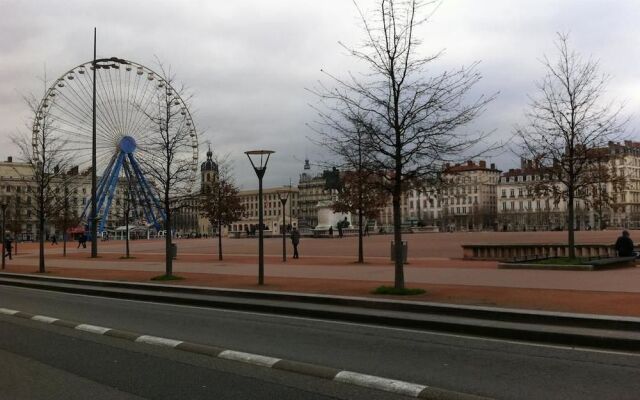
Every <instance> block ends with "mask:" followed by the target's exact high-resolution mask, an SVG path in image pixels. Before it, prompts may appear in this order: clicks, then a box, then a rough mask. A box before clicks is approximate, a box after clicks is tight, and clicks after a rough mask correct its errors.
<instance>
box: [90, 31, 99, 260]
mask: <svg viewBox="0 0 640 400" xmlns="http://www.w3.org/2000/svg"><path fill="white" fill-rule="evenodd" d="M96 30H97V29H96V28H93V64H92V66H93V131H92V147H91V222H90V224H91V257H92V258H95V257H98V218H97V216H98V210H97V209H96V208H97V199H96V186H97V184H96V181H97V178H96V70H97V69H98V68H97V66H96V36H97V34H96Z"/></svg>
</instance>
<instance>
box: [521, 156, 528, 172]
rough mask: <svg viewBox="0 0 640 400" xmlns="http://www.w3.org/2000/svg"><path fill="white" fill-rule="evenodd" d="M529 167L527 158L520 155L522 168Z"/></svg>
mask: <svg viewBox="0 0 640 400" xmlns="http://www.w3.org/2000/svg"><path fill="white" fill-rule="evenodd" d="M526 167H527V159H526V158H524V157H520V168H522V169H525V168H526Z"/></svg>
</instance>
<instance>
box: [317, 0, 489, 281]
mask: <svg viewBox="0 0 640 400" xmlns="http://www.w3.org/2000/svg"><path fill="white" fill-rule="evenodd" d="M437 3H438V2H422V1H420V0H405V1H393V0H379V1H378V7H377V9H376V10H375V11H374V12H373V13H372V14H371V16H367V15H365V13H364V12H362V11H360V9H359V8H358V11H359V13H360V16H361V20H362V25H363V28H364V33H365V41H364V44H363V45H362V46H361V47H357V48H353V47H348V46H344V45H343V46H344V47H345V49H346V50H347V51H348V52H349V53H350V55H351V56H353V57H354V58H355V59H356V60H357V61H359V62H361V63H363V64H364V65H366V67H367V68H368V72H366V73H364V74H362V75H356V74H349V76H348V77H346V78H340V77H337V76H335V75H332V74H328V73H327V76H328V78H329V80H330V82H331V85H328V84H321V85H320V87H319V88H318V89H314V90H312V91H313V92H314V93H316V94H317V95H318V96H319V98H320V99H321V102H322V103H323V105H322V107H318V108H319V109H321V110H320V111H319V113H320V119H321V122H320V123H321V125H324V129H325V130H326V131H331V130H333V131H335V132H336V134H338V135H339V134H341V133H342V132H348V131H349V130H351V129H352V126H353V122H354V121H353V120H354V119H357V125H358V126H359V127H361V128H362V129H364V131H365V132H366V136H367V139H366V140H365V146H366V147H365V149H366V151H365V154H366V155H367V162H368V163H369V165H371V168H372V170H374V171H376V172H377V173H378V174H380V175H381V178H382V179H383V180H384V181H385V182H386V190H388V191H389V193H390V194H391V198H392V204H393V226H394V242H395V243H396V247H395V250H394V251H395V279H394V280H395V288H396V289H398V290H402V289H404V268H403V262H404V260H403V257H402V252H403V249H402V246H401V243H402V232H401V227H402V215H401V207H400V202H401V198H402V195H403V193H404V192H405V191H406V190H408V189H409V188H410V187H411V185H412V182H416V181H420V180H423V179H425V178H427V177H429V176H432V175H435V174H437V173H438V172H439V171H440V170H441V166H442V164H444V163H445V162H447V161H456V160H460V159H462V158H467V157H469V154H468V153H469V151H470V150H471V149H473V148H474V146H475V145H477V144H478V143H479V141H480V140H482V139H483V137H484V136H485V135H482V134H466V133H463V132H461V131H460V130H459V128H461V127H463V126H465V125H468V124H469V123H470V122H471V121H473V120H474V118H476V117H477V116H478V114H480V113H481V112H482V111H483V109H484V108H485V106H486V105H487V103H488V102H489V101H491V100H492V98H493V96H489V97H486V96H483V95H480V96H478V97H477V98H475V99H473V100H472V101H470V102H468V103H467V102H466V101H465V98H466V97H467V96H468V95H469V92H470V91H471V89H472V88H473V86H474V85H475V84H476V83H477V82H478V81H479V80H480V78H481V76H480V74H479V72H478V71H477V63H474V64H472V65H471V66H470V67H468V68H467V67H462V68H460V69H458V70H454V71H446V72H442V73H440V74H435V75H434V74H433V73H432V72H431V71H428V69H427V67H428V66H430V65H431V64H432V62H433V61H435V60H437V59H438V58H439V57H440V56H441V54H442V53H441V52H440V53H436V54H435V55H431V56H426V57H425V56H422V55H421V53H420V52H419V45H420V42H421V41H420V40H419V39H418V37H417V28H418V27H419V26H420V25H421V24H423V23H424V22H425V21H427V17H428V15H427V17H425V16H423V13H422V12H421V10H422V9H423V8H424V7H426V6H435V4H437ZM356 7H357V5H356ZM465 153H467V154H466V155H465Z"/></svg>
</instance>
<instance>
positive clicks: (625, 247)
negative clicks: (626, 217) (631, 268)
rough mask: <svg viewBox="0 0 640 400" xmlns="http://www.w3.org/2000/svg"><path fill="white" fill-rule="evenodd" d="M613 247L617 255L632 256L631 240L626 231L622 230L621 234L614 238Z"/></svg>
mask: <svg viewBox="0 0 640 400" xmlns="http://www.w3.org/2000/svg"><path fill="white" fill-rule="evenodd" d="M615 248H616V252H617V253H618V256H619V257H631V256H633V240H631V238H630V237H629V232H628V231H622V236H620V237H619V238H618V240H616V244H615Z"/></svg>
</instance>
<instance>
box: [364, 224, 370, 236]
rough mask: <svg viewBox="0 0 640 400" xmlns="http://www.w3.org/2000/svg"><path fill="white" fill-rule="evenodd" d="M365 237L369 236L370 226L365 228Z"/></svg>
mask: <svg viewBox="0 0 640 400" xmlns="http://www.w3.org/2000/svg"><path fill="white" fill-rule="evenodd" d="M364 235H365V236H369V224H367V225H365V226H364Z"/></svg>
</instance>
